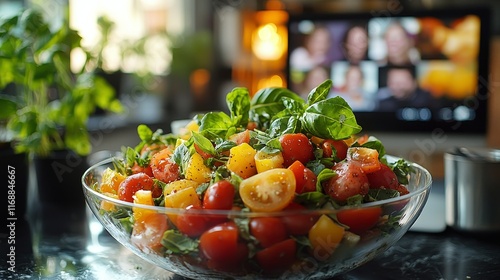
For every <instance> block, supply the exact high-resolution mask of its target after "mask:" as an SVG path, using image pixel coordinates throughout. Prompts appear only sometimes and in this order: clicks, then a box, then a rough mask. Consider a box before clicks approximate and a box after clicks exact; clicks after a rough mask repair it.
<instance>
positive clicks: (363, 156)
mask: <svg viewBox="0 0 500 280" xmlns="http://www.w3.org/2000/svg"><path fill="white" fill-rule="evenodd" d="M347 160H350V161H356V162H359V163H360V164H361V169H363V171H364V172H365V173H372V172H375V171H377V170H380V165H381V163H380V161H379V159H378V151H377V150H375V149H370V148H365V147H350V148H349V149H347Z"/></svg>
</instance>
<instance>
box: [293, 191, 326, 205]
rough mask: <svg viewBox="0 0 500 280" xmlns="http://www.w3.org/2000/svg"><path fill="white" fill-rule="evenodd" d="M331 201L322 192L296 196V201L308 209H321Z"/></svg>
mask: <svg viewBox="0 0 500 280" xmlns="http://www.w3.org/2000/svg"><path fill="white" fill-rule="evenodd" d="M329 200H330V196H329V195H326V194H324V193H323V192H320V191H314V192H305V193H301V194H298V195H296V196H295V201H296V202H297V203H300V204H302V205H304V206H306V207H308V208H316V209H317V208H320V207H321V206H322V205H324V204H325V203H326V202H328V201H329Z"/></svg>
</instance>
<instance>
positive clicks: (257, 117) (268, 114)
mask: <svg viewBox="0 0 500 280" xmlns="http://www.w3.org/2000/svg"><path fill="white" fill-rule="evenodd" d="M283 97H288V98H291V99H293V100H295V101H297V102H302V103H305V101H304V100H303V99H302V98H301V97H300V96H299V95H298V94H296V93H294V92H292V91H290V90H288V89H286V88H264V89H261V90H259V91H258V92H257V93H255V95H254V96H253V98H252V100H251V102H250V106H251V107H250V119H251V120H253V121H255V122H258V123H259V124H261V126H262V127H261V128H262V129H267V128H268V127H269V125H270V123H271V120H272V119H273V117H274V116H275V115H276V114H278V113H279V112H281V111H283V110H284V109H285V105H284V104H283V101H282V98H283Z"/></svg>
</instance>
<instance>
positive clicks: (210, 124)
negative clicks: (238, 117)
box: [199, 112, 234, 140]
mask: <svg viewBox="0 0 500 280" xmlns="http://www.w3.org/2000/svg"><path fill="white" fill-rule="evenodd" d="M231 128H233V123H232V121H231V118H230V117H229V116H228V115H227V114H226V113H224V112H209V113H207V114H206V115H205V116H204V117H203V118H202V119H201V121H200V128H199V131H200V133H202V134H203V136H205V137H207V138H208V139H211V140H214V139H216V138H225V137H226V133H227V131H228V130H229V129H231ZM233 129H234V128H233Z"/></svg>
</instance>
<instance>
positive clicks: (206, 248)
mask: <svg viewBox="0 0 500 280" xmlns="http://www.w3.org/2000/svg"><path fill="white" fill-rule="evenodd" d="M244 251H245V250H243V249H242V248H241V245H240V244H239V243H238V227H237V226H236V224H235V223H234V222H227V223H223V224H220V225H216V226H214V227H212V228H210V229H208V230H207V231H205V232H204V233H203V234H202V235H201V237H200V252H201V254H202V255H203V256H204V257H205V258H207V259H208V260H209V261H211V263H212V264H213V265H217V264H234V263H238V262H240V261H242V259H243V258H244V257H246V256H242V253H243V252H244Z"/></svg>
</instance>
